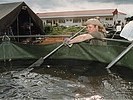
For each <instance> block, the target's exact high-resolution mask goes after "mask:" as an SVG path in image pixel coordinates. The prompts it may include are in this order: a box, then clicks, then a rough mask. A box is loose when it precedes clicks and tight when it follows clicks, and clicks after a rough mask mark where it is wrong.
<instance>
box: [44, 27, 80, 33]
mask: <svg viewBox="0 0 133 100" xmlns="http://www.w3.org/2000/svg"><path fill="white" fill-rule="evenodd" d="M80 29H82V27H77V26H69V27H65V26H53V27H52V26H45V27H44V31H45V32H46V34H49V35H69V34H72V33H76V32H78V31H79V30H80Z"/></svg>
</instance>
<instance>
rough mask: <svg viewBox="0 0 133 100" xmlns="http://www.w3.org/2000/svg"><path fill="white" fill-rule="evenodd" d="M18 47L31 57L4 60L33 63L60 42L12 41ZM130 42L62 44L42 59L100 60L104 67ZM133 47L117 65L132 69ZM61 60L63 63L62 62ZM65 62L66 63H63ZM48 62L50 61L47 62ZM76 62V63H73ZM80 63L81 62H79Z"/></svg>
mask: <svg viewBox="0 0 133 100" xmlns="http://www.w3.org/2000/svg"><path fill="white" fill-rule="evenodd" d="M14 44H15V45H17V46H18V47H20V48H22V49H23V50H25V51H26V52H28V53H29V54H30V55H31V56H32V57H30V58H23V57H22V58H19V59H17V58H16V59H15V58H11V57H8V58H6V60H8V59H11V61H15V60H20V61H25V60H27V61H30V63H28V64H27V65H30V64H32V63H34V61H36V60H37V59H39V58H40V57H45V56H46V55H47V54H48V53H50V52H51V51H52V50H54V49H55V48H57V47H58V46H59V45H60V44H61V43H55V44H46V45H30V44H20V43H14ZM129 44H130V43H128V42H116V41H107V45H90V44H89V43H87V42H82V43H78V44H74V45H73V46H72V47H68V46H62V47H61V48H60V49H59V50H57V51H56V52H55V53H53V54H52V55H50V56H49V57H47V58H46V59H45V60H44V63H45V64H46V63H47V62H51V61H53V62H54V61H55V64H59V63H61V64H67V63H68V61H69V62H71V63H73V62H74V61H77V62H78V61H83V62H86V64H90V62H100V63H104V64H105V67H106V65H107V64H108V63H110V62H111V61H112V60H113V59H115V58H116V57H117V56H118V55H119V54H120V53H121V52H122V51H123V50H125V49H126V48H127V46H128V45H129ZM132 54H133V49H131V50H130V51H129V52H128V53H127V54H126V55H125V56H124V57H122V59H120V61H118V62H117V63H116V65H118V66H125V67H128V68H131V69H133V61H132V60H133V56H132ZM62 62H63V63H62ZM65 62H67V63H65ZM51 63H52V62H51ZM48 64H50V63H48ZM75 64H76V63H75ZM80 64H81V62H80Z"/></svg>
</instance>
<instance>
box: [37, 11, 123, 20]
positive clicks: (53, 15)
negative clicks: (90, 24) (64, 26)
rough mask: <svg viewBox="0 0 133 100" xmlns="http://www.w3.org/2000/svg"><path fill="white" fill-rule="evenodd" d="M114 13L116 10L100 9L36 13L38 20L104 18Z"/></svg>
mask: <svg viewBox="0 0 133 100" xmlns="http://www.w3.org/2000/svg"><path fill="white" fill-rule="evenodd" d="M116 12H118V11H117V9H100V10H83V11H64V12H47V13H37V15H38V16H39V17H40V18H56V17H80V16H103V15H104V16H105V15H113V14H114V13H116ZM122 14H125V13H122Z"/></svg>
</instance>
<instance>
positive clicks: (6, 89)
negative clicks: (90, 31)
mask: <svg viewBox="0 0 133 100" xmlns="http://www.w3.org/2000/svg"><path fill="white" fill-rule="evenodd" d="M115 71H116V70H115ZM116 72H117V71H116ZM116 72H115V73H114V72H112V73H108V72H107V70H105V69H101V68H88V69H86V68H84V67H83V66H81V68H77V69H76V68H70V67H69V68H67V67H65V66H58V67H57V66H49V65H47V66H45V67H42V68H36V69H33V70H31V69H25V70H22V69H16V70H14V69H13V70H12V71H5V72H3V73H1V74H0V100H108V99H111V100H116V99H117V100H126V99H128V100H132V99H133V78H131V77H130V78H129V77H124V76H125V75H123V74H119V73H116ZM126 76H128V75H126Z"/></svg>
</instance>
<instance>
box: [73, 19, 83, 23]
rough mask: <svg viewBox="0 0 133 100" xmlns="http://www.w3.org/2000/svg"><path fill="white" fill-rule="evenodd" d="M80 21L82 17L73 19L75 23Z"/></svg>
mask: <svg viewBox="0 0 133 100" xmlns="http://www.w3.org/2000/svg"><path fill="white" fill-rule="evenodd" d="M80 22H81V19H80V18H75V19H73V23H80Z"/></svg>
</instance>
